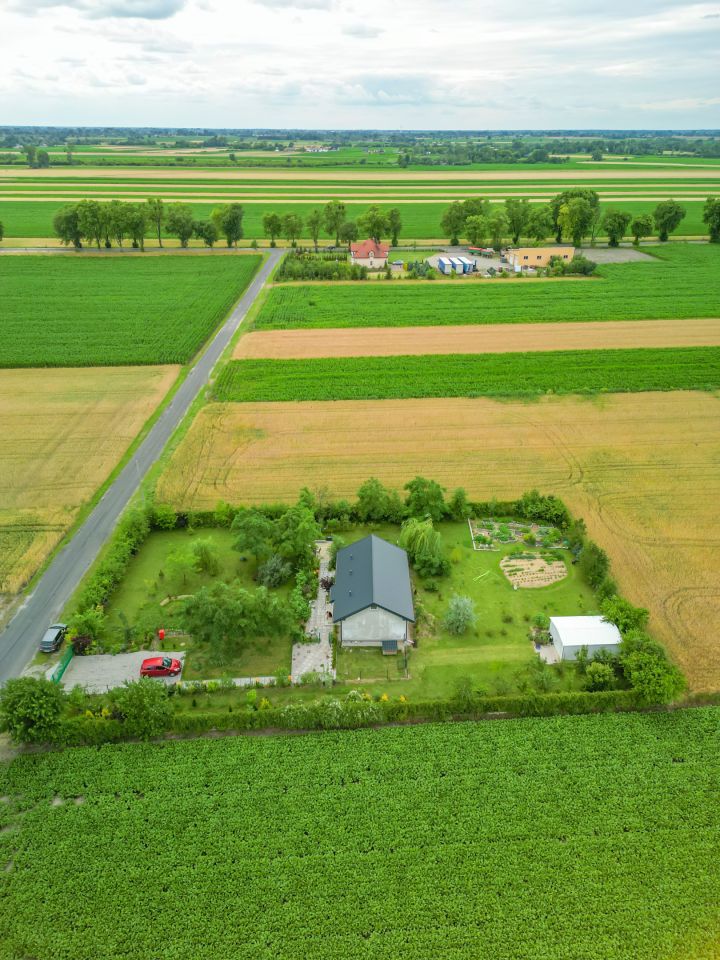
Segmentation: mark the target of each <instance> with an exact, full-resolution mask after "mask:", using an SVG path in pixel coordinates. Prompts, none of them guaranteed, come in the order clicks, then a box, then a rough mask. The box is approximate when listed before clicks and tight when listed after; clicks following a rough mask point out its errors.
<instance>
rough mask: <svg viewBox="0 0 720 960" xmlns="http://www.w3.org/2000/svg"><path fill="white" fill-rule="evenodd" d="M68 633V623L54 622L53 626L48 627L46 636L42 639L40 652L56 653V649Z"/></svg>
mask: <svg viewBox="0 0 720 960" xmlns="http://www.w3.org/2000/svg"><path fill="white" fill-rule="evenodd" d="M66 633H67V624H66V623H54V624H53V625H52V626H51V627H48V628H47V630H46V631H45V636H44V637H43V638H42V640H41V641H40V653H55V651H56V650H59V649H60V645H61V644H62V642H63V640H64V639H65V634H66Z"/></svg>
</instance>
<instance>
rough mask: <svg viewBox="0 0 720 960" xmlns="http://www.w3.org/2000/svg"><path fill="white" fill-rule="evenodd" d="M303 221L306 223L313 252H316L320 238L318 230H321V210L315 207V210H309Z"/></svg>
mask: <svg viewBox="0 0 720 960" xmlns="http://www.w3.org/2000/svg"><path fill="white" fill-rule="evenodd" d="M305 223H306V224H307V228H308V233H309V234H310V238H311V240H312V242H313V246H314V248H315V253H317V250H318V240H319V238H320V231H321V230H322V225H323V214H322V210H318V209H317V208H315V210H311V211H310V213H309V214H308V215H307V217H306V219H305Z"/></svg>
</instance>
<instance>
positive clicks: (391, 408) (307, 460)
mask: <svg viewBox="0 0 720 960" xmlns="http://www.w3.org/2000/svg"><path fill="white" fill-rule="evenodd" d="M416 474H423V475H425V476H428V477H434V478H436V479H438V480H439V481H440V482H442V483H443V484H444V485H446V486H447V487H448V488H452V487H455V486H464V487H465V488H466V489H467V490H468V492H469V493H470V494H471V496H473V497H477V498H491V497H493V496H495V497H497V498H499V499H502V498H505V497H515V496H517V495H519V494H521V493H522V492H523V491H524V490H528V489H531V488H533V487H537V488H538V489H540V490H541V491H543V492H546V493H556V494H558V495H559V496H561V497H562V498H563V499H564V500H565V501H566V502H567V504H568V506H569V507H570V509H571V510H572V511H573V513H574V514H575V515H576V516H582V517H584V518H585V521H586V523H587V526H588V529H589V531H590V534H591V536H592V537H593V538H594V539H595V540H597V542H598V543H599V544H601V546H603V547H604V548H605V549H606V550H607V551H608V553H609V555H610V557H611V560H612V564H613V573H614V575H615V577H616V578H617V580H618V581H619V583H620V585H621V588H622V590H623V592H624V593H625V594H626V595H627V596H628V597H629V598H630V599H631V600H632V601H633V602H635V603H637V604H641V605H643V606H647V607H649V608H650V610H651V614H652V620H651V626H652V629H653V631H654V632H655V633H656V635H657V636H658V637H659V638H660V639H662V640H663V642H664V643H665V644H666V645H667V647H668V649H669V650H670V651H671V652H672V655H673V656H674V657H675V659H676V660H677V662H678V663H679V665H680V666H681V668H682V669H683V670H684V671H685V673H686V675H687V676H688V678H689V681H690V684H691V687H692V689H694V690H708V689H718V688H720V576H719V575H718V571H719V569H720V509H719V508H718V503H720V398H719V397H717V396H713V395H710V394H704V393H654V394H653V393H645V394H623V395H615V396H606V397H603V398H601V399H594V400H589V399H579V398H576V397H564V398H545V399H543V400H541V401H538V402H536V403H522V402H517V401H513V402H500V401H495V400H490V399H485V398H483V399H473V400H466V399H442V400H433V399H425V400H379V401H342V402H334V403H311V402H307V403H294V404H290V403H258V404H252V403H248V404H211V405H209V406H207V407H205V408H204V409H203V410H201V411H200V413H199V414H198V416H197V418H196V419H195V421H194V423H193V424H192V426H191V428H190V430H189V432H188V434H187V435H186V437H185V438H184V440H183V441H182V443H181V444H180V445H179V447H178V448H177V450H176V451H175V453H174V455H173V456H172V458H171V460H170V463H169V465H168V467H167V469H166V471H165V473H164V474H163V476H162V477H161V480H160V483H159V489H158V494H159V496H160V498H161V499H163V500H167V501H169V502H171V503H173V504H174V505H176V506H177V507H196V508H205V509H207V508H213V507H214V506H215V505H216V504H217V502H218V501H219V500H226V501H229V502H231V503H243V502H247V503H252V502H258V503H259V502H269V501H274V500H281V501H282V500H284V501H287V500H290V499H292V498H294V497H295V496H296V495H297V493H298V491H299V489H300V488H301V487H302V486H304V485H307V486H309V487H311V488H312V487H318V486H328V487H329V488H330V489H331V490H332V491H333V493H334V494H336V495H338V496H351V495H352V494H354V492H355V491H356V490H357V488H358V486H359V485H360V484H361V483H362V481H363V480H365V479H367V478H368V477H370V476H377V477H379V478H380V479H382V480H383V481H384V482H386V483H388V484H390V485H393V486H396V487H401V486H402V485H403V484H404V483H405V482H406V481H407V480H409V479H411V478H412V477H413V476H415V475H416Z"/></svg>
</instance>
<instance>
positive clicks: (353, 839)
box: [0, 708, 720, 960]
mask: <svg viewBox="0 0 720 960" xmlns="http://www.w3.org/2000/svg"><path fill="white" fill-rule="evenodd" d="M719 737H720V711H718V710H717V709H712V708H705V709H697V710H687V711H678V712H675V713H669V714H620V715H605V716H594V717H593V716H588V717H563V718H554V719H527V720H517V721H506V722H494V723H489V722H486V723H479V724H478V723H463V724H457V725H452V724H446V725H428V726H420V727H406V728H385V729H380V730H363V731H357V732H345V733H325V734H316V735H312V736H291V737H287V736H286V737H280V736H278V737H238V738H235V739H222V740H212V739H210V740H195V741H184V742H167V743H163V744H126V745H122V746H108V747H103V748H100V749H97V748H94V749H84V748H83V749H74V750H69V751H65V752H61V753H47V754H35V755H26V756H22V757H19V758H18V759H16V760H15V761H14V762H13V763H12V765H11V766H9V768H8V767H4V768H3V769H2V770H0V793H2V794H3V795H4V796H5V797H7V802H6V803H3V804H2V810H1V811H0V817H2V826H3V828H4V829H3V830H2V832H1V833H0V852H1V853H2V861H3V863H5V864H7V866H6V867H5V869H4V870H3V871H2V872H1V873H0V894H1V896H2V902H3V910H2V913H1V915H0V957H3V958H8V960H9V958H19V957H42V958H43V960H61V958H62V960H66V958H70V957H72V958H74V960H90V958H92V960H95V958H97V957H106V958H116V957H117V958H119V957H123V958H124V960H145V958H147V957H156V958H160V960H163V958H168V960H169V958H172V960H205V958H208V960H209V958H212V960H231V958H232V960H235V958H238V957H253V958H257V960H275V958H277V957H283V958H287V960H293V958H309V957H312V958H313V960H336V958H337V957H345V958H348V960H355V958H363V960H373V958H378V960H380V958H382V960H386V958H388V957H399V956H407V957H413V958H418V960H420V958H422V960H429V958H435V957H443V958H446V960H455V958H457V960H461V958H462V960H470V958H477V957H493V958H498V960H500V958H502V960H519V958H522V960H577V958H581V957H582V958H583V960H671V958H672V960H675V958H678V957H682V958H683V960H707V958H708V957H710V956H714V955H715V947H716V944H717V942H718V937H720V921H719V920H718V913H717V903H718V899H720V872H719V871H718V869H717V856H718V842H719V837H720V792H719V790H718V782H719V781H720V753H718V750H717V743H718V738H719Z"/></svg>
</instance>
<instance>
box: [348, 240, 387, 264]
mask: <svg viewBox="0 0 720 960" xmlns="http://www.w3.org/2000/svg"><path fill="white" fill-rule="evenodd" d="M389 253H390V247H389V246H387V244H385V243H378V242H377V241H376V240H363V241H362V243H351V244H350V262H351V263H356V264H357V265H358V266H359V267H367V268H368V269H369V270H381V269H384V267H385V264H386V263H387V258H388V254H389Z"/></svg>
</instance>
